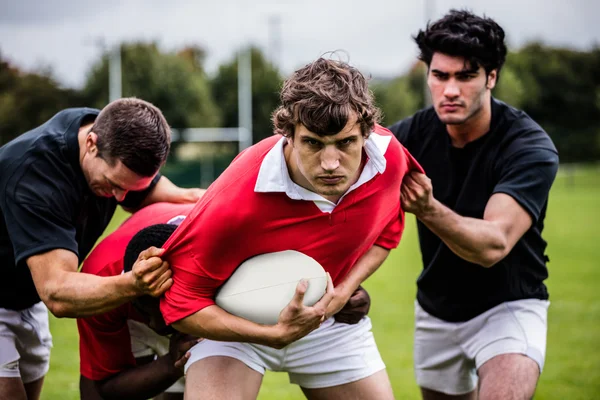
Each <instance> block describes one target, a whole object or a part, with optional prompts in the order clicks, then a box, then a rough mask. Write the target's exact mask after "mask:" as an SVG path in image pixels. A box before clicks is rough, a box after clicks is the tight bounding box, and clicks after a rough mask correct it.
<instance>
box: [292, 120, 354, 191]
mask: <svg viewBox="0 0 600 400" xmlns="http://www.w3.org/2000/svg"><path fill="white" fill-rule="evenodd" d="M364 144H365V139H364V137H363V135H362V132H361V129H360V125H359V124H357V123H356V117H354V118H352V119H351V120H350V121H348V123H347V124H346V126H345V127H344V129H342V131H341V132H339V133H337V134H335V135H329V136H319V135H317V134H316V133H313V132H311V131H309V130H308V129H307V128H306V127H305V126H304V125H298V126H297V127H296V130H295V133H294V137H293V138H289V139H288V145H289V146H290V148H291V150H290V159H291V160H290V161H291V163H292V164H293V165H295V166H296V169H297V172H298V173H297V174H295V175H294V174H292V175H293V176H292V179H294V181H295V182H296V183H297V184H298V185H300V186H302V187H305V188H306V189H308V190H311V191H313V192H315V193H318V194H320V195H321V196H323V197H325V198H326V199H328V200H330V201H333V202H337V201H338V200H339V198H340V197H341V196H342V195H343V194H344V193H346V191H347V190H348V189H349V188H350V186H352V184H354V183H355V182H356V181H357V180H358V177H359V175H360V170H361V164H362V155H363V146H364ZM292 170H294V167H292Z"/></svg>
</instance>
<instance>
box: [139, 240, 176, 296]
mask: <svg viewBox="0 0 600 400" xmlns="http://www.w3.org/2000/svg"><path fill="white" fill-rule="evenodd" d="M163 253H164V249H159V248H156V247H150V248H147V249H146V250H144V251H142V252H141V253H140V255H139V256H138V259H137V260H136V262H135V264H133V268H132V270H131V273H132V276H133V279H134V286H135V289H136V291H137V293H138V294H139V295H150V296H154V297H158V296H160V295H162V294H163V293H164V292H165V291H166V290H167V289H169V288H170V287H171V285H173V279H172V278H171V274H172V272H171V269H170V268H169V263H167V262H166V261H163V260H162V259H161V258H160V257H161V256H162V254H163Z"/></svg>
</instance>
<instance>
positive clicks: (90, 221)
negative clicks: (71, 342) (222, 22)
mask: <svg viewBox="0 0 600 400" xmlns="http://www.w3.org/2000/svg"><path fill="white" fill-rule="evenodd" d="M170 143H171V133H170V128H169V125H168V124H167V121H166V120H165V118H164V116H163V115H162V112H161V111H160V110H159V109H158V108H157V107H155V106H154V105H152V104H150V103H148V102H146V101H143V100H141V99H135V98H124V99H119V100H116V101H114V102H111V103H110V104H108V105H107V106H106V107H104V108H103V109H102V110H96V109H92V108H70V109H67V110H63V111H61V112H59V113H58V114H56V115H55V116H54V117H52V118H51V119H50V120H49V121H47V122H46V123H44V124H43V125H41V126H39V127H37V128H35V129H33V130H31V131H29V132H27V133H24V134H23V135H21V136H19V137H18V138H16V139H14V140H12V141H11V142H9V143H7V144H5V145H4V146H2V147H1V148H0V259H2V263H3V266H2V268H3V269H2V280H0V398H1V399H13V400H21V399H29V400H32V399H33V400H34V399H37V398H39V396H40V391H41V388H42V384H43V381H44V376H45V374H46V372H47V371H48V367H49V357H50V348H51V346H52V337H51V335H50V331H49V328H48V309H49V310H50V311H51V312H52V313H53V314H54V315H56V316H58V317H79V316H86V315H93V314H97V313H101V312H104V311H107V310H109V309H112V308H114V307H117V306H118V305H120V304H123V303H125V302H127V301H129V300H131V299H133V298H134V297H136V296H140V295H142V294H152V295H155V296H158V295H160V294H161V293H163V292H164V291H165V290H166V289H168V288H169V286H170V285H171V283H172V280H171V272H170V270H169V268H168V265H167V264H166V263H164V262H163V261H162V260H161V259H160V255H161V253H162V251H161V250H159V249H156V248H151V249H148V250H147V251H145V252H144V253H143V255H142V256H141V257H140V260H138V262H137V263H136V266H135V267H134V269H133V271H132V272H129V273H127V274H123V275H119V276H113V277H107V278H100V277H97V276H93V275H89V274H81V273H78V272H77V267H78V266H79V264H80V263H81V262H82V261H83V260H84V258H85V257H86V255H87V254H88V252H89V251H90V250H91V249H92V247H93V246H94V244H95V243H96V241H97V240H98V238H99V237H100V235H101V234H102V232H103V231H104V229H105V228H106V226H107V225H108V223H109V221H110V220H111V218H112V216H113V214H114V211H115V209H116V207H117V205H118V204H121V205H122V206H123V207H127V208H129V209H130V210H135V209H138V208H140V207H142V206H143V205H146V204H151V203H154V202H157V201H169V202H195V201H196V200H197V199H198V198H199V196H200V194H201V191H200V190H199V189H182V188H179V187H177V186H175V185H173V184H172V183H171V182H170V181H169V180H168V179H167V178H165V177H164V176H161V175H160V174H159V172H158V170H159V168H160V167H161V166H162V165H163V164H164V163H165V161H166V158H167V154H168V153H169V148H170ZM46 307H47V308H46Z"/></svg>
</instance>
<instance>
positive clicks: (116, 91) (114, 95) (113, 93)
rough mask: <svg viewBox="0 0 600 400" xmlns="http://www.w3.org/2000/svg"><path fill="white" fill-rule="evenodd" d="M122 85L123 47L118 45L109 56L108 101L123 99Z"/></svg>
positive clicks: (111, 50) (110, 51)
mask: <svg viewBox="0 0 600 400" xmlns="http://www.w3.org/2000/svg"><path fill="white" fill-rule="evenodd" d="M121 84H122V83H121V45H120V44H116V45H114V46H113V47H112V48H111V49H110V50H109V54H108V101H113V100H117V99H120V98H121V97H122V95H121Z"/></svg>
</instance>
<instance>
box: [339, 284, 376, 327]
mask: <svg viewBox="0 0 600 400" xmlns="http://www.w3.org/2000/svg"><path fill="white" fill-rule="evenodd" d="M370 308H371V297H370V296H369V293H367V291H366V290H365V289H363V287H362V286H359V287H358V289H356V290H355V291H354V293H352V296H350V300H348V302H347V303H346V304H345V305H344V307H343V308H342V309H341V310H340V311H339V312H338V313H337V314H335V315H334V318H335V320H336V321H337V322H342V323H344V324H356V323H358V322H359V321H360V320H361V319H363V318H364V317H365V316H366V315H367V314H368V313H369V309H370Z"/></svg>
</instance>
